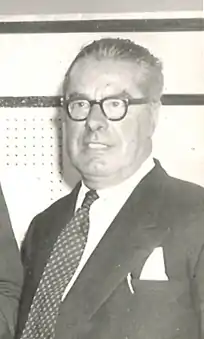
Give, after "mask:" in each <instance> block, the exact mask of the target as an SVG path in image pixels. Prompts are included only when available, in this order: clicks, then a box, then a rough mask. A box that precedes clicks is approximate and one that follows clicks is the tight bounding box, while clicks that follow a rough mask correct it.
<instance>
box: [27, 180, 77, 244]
mask: <svg viewBox="0 0 204 339" xmlns="http://www.w3.org/2000/svg"><path fill="white" fill-rule="evenodd" d="M79 188H80V184H77V186H76V187H75V188H74V189H73V191H72V192H71V193H70V194H68V195H66V196H64V197H62V198H60V199H59V200H57V201H56V202H54V203H53V204H52V205H50V206H49V207H48V208H46V209H45V210H44V211H42V212H41V213H39V214H37V215H36V216H35V217H34V218H33V220H32V221H31V224H30V226H29V228H28V231H27V233H26V236H25V239H24V241H23V243H28V242H29V241H31V242H34V243H37V242H39V241H41V239H42V241H43V239H45V238H47V237H49V236H51V235H52V233H53V234H55V233H56V232H59V229H60V228H61V227H63V226H64V224H65V223H66V222H67V220H68V217H69V215H71V214H72V213H73V210H74V208H75V202H76V198H77V194H78V191H79Z"/></svg>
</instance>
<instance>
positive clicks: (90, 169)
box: [79, 161, 111, 176]
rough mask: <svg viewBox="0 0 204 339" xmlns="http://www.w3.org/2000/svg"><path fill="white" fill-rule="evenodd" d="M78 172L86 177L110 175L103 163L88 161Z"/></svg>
mask: <svg viewBox="0 0 204 339" xmlns="http://www.w3.org/2000/svg"><path fill="white" fill-rule="evenodd" d="M79 170H80V172H81V173H82V174H83V175H88V176H106V175H109V173H111V170H110V168H109V166H108V164H107V163H104V161H94V162H91V161H90V162H89V163H88V164H86V165H85V166H80V169H79Z"/></svg>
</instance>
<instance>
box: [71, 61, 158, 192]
mask: <svg viewBox="0 0 204 339" xmlns="http://www.w3.org/2000/svg"><path fill="white" fill-rule="evenodd" d="M141 76H142V73H141V70H140V68H139V67H137V66H135V65H133V63H132V62H128V61H114V60H106V59H104V60H100V61H99V60H96V59H94V58H90V57H89V58H86V59H85V58H84V59H81V60H78V61H77V62H76V64H75V65H74V67H73V68H72V70H71V74H70V77H69V81H68V84H67V91H66V97H67V98H68V97H72V98H80V99H82V98H83V99H89V100H101V99H103V98H107V97H113V96H116V98H122V99H124V98H135V99H138V98H142V97H144V94H142V91H141V89H140V86H139V85H140V83H141V82H140V79H141ZM154 127H155V112H154V109H153V107H152V106H151V104H143V105H130V106H129V108H128V111H127V114H126V116H125V117H124V118H123V119H122V120H120V121H110V120H108V119H107V118H106V117H105V116H104V114H103V112H102V111H101V108H100V106H99V105H98V104H96V105H94V106H93V107H92V110H91V111H90V114H89V116H88V118H87V119H86V121H73V120H71V119H70V118H69V117H68V116H67V118H66V128H67V131H66V132H67V139H66V142H67V150H68V154H69V157H70V159H71V162H72V164H73V165H74V167H75V168H77V169H78V171H79V172H80V173H81V175H82V178H83V179H84V181H85V183H86V184H87V185H88V186H89V187H92V188H96V189H97V188H105V187H108V186H111V185H115V184H118V183H120V182H122V181H123V180H125V179H126V178H128V177H129V176H130V175H132V174H133V173H134V172H135V171H136V170H137V169H138V168H139V167H140V165H141V164H142V162H143V161H144V160H145V159H146V158H147V156H148V155H149V153H150V152H151V136H152V133H153V131H154Z"/></svg>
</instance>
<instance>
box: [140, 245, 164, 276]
mask: <svg viewBox="0 0 204 339" xmlns="http://www.w3.org/2000/svg"><path fill="white" fill-rule="evenodd" d="M139 279H140V280H160V281H166V280H169V279H168V276H167V275H166V272H165V263H164V252H163V248H162V247H156V248H155V249H154V250H153V252H152V253H151V254H150V256H149V257H148V258H147V260H146V262H145V264H144V266H143V268H142V272H141V274H140V278H139Z"/></svg>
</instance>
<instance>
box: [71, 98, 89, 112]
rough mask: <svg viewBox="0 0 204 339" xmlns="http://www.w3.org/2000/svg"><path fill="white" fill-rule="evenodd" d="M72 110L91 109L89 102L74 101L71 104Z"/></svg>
mask: <svg viewBox="0 0 204 339" xmlns="http://www.w3.org/2000/svg"><path fill="white" fill-rule="evenodd" d="M69 106H70V108H71V109H72V110H73V109H86V108H88V107H89V102H88V101H87V100H72V101H71V102H70V104H69Z"/></svg>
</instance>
